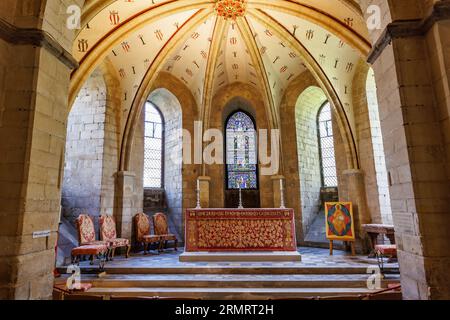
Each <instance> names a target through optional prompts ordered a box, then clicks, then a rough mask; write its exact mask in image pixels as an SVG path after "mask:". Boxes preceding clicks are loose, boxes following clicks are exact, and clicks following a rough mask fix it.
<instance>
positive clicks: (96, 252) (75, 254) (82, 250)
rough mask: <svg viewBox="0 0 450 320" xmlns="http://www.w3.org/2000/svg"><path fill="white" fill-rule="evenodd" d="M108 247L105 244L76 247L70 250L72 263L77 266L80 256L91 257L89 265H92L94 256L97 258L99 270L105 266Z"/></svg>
mask: <svg viewBox="0 0 450 320" xmlns="http://www.w3.org/2000/svg"><path fill="white" fill-rule="evenodd" d="M108 251H109V250H108V246H107V245H105V244H93V245H85V246H81V247H76V248H73V249H72V263H73V264H78V263H79V262H80V257H81V256H91V265H92V264H94V256H98V257H99V261H100V265H99V267H100V270H103V268H104V266H105V260H106V258H107V256H108Z"/></svg>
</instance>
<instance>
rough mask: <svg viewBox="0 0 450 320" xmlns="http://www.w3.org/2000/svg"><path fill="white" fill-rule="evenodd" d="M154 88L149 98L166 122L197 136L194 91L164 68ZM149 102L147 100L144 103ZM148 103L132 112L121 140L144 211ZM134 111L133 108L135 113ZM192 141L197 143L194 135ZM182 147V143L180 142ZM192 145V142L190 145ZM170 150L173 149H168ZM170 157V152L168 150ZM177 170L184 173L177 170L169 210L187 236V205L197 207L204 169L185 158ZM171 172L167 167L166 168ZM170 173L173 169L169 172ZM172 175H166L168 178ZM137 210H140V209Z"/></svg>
mask: <svg viewBox="0 0 450 320" xmlns="http://www.w3.org/2000/svg"><path fill="white" fill-rule="evenodd" d="M147 90H148V92H150V94H149V96H148V97H147V100H150V101H151V102H153V103H154V104H155V105H156V106H157V107H158V108H159V109H160V110H161V112H162V113H163V116H164V119H165V124H166V127H167V126H169V127H170V126H173V128H175V127H177V129H178V128H180V129H183V130H186V132H189V133H190V135H191V137H194V125H195V124H194V122H195V121H196V119H197V116H198V108H197V105H196V103H195V99H194V97H193V96H192V94H191V91H190V90H189V89H188V88H187V87H186V86H185V85H184V84H183V83H182V82H181V81H180V80H179V79H177V78H175V77H174V76H172V75H171V74H169V73H166V72H161V73H160V74H159V76H158V78H157V79H156V80H155V81H154V82H153V83H152V84H151V87H150V88H147V89H146V91H147ZM144 104H145V103H144ZM144 104H143V105H141V106H139V110H135V112H136V114H138V115H139V116H138V117H131V116H129V117H128V119H127V120H126V121H127V122H128V123H127V124H126V125H125V126H128V127H129V128H130V130H129V131H125V134H124V135H123V137H122V143H121V156H120V157H121V161H120V165H119V171H120V172H130V173H132V175H133V176H134V177H135V184H134V186H135V196H134V201H135V203H136V205H135V207H136V208H134V209H133V210H134V211H136V210H137V211H142V209H143V206H142V204H143V203H144V199H143V196H144V187H143V181H142V179H141V177H142V176H143V165H144V164H143V161H144V154H143V152H144V149H143V135H144V128H143V125H144V123H143V111H144ZM168 105H172V106H174V107H173V108H171V107H168ZM172 112H175V113H179V114H178V117H177V115H176V114H171V113H172ZM131 113H132V112H130V114H131ZM170 139H171V141H167V142H169V143H171V144H172V145H173V146H174V148H175V146H176V144H177V142H180V140H179V139H180V136H179V134H174V135H173V134H171V135H170ZM191 142H192V144H193V143H194V141H193V139H192V141H191ZM177 147H179V145H177ZM190 147H191V149H192V145H191V146H190ZM184 148H188V146H187V145H186V144H184V145H183V149H181V150H180V149H177V151H176V152H180V151H181V152H183V153H184V151H185V150H184ZM167 151H169V150H167ZM191 153H192V152H191ZM166 157H167V158H168V157H169V155H168V154H166ZM174 165H175V169H174V170H175V171H172V173H173V172H180V174H181V173H182V175H178V174H176V173H175V175H176V177H177V179H178V180H176V181H178V182H181V183H178V184H177V183H174V185H176V188H175V186H174V188H171V193H170V195H169V197H170V202H171V207H169V211H170V212H169V214H170V213H172V217H170V218H171V219H170V221H171V223H172V227H173V228H175V229H174V230H173V231H174V232H175V231H177V232H178V233H179V234H180V238H179V239H182V238H184V232H182V231H183V230H184V214H183V212H184V210H185V209H186V208H192V207H195V203H196V194H195V184H196V179H197V176H198V175H199V173H200V171H199V170H200V167H199V165H196V164H193V163H187V162H183V163H182V164H180V165H178V164H174ZM165 172H167V171H165ZM167 174H168V175H170V174H169V172H167ZM168 179H169V177H168V176H166V180H168ZM137 211H136V212H137Z"/></svg>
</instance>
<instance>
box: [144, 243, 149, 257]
mask: <svg viewBox="0 0 450 320" xmlns="http://www.w3.org/2000/svg"><path fill="white" fill-rule="evenodd" d="M148 246H149V244H148V243H147V242H144V256H146V255H147V249H148Z"/></svg>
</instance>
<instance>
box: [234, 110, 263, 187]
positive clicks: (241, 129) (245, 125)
mask: <svg viewBox="0 0 450 320" xmlns="http://www.w3.org/2000/svg"><path fill="white" fill-rule="evenodd" d="M226 137H227V138H226V161H227V173H228V181H227V183H228V189H239V186H240V187H241V188H242V189H257V188H258V180H257V174H256V171H257V170H256V169H257V167H256V166H257V148H256V142H257V140H256V139H257V138H256V130H255V124H254V123H253V120H252V119H251V118H250V117H249V116H248V115H247V114H246V113H244V112H242V111H238V112H236V113H234V114H233V115H232V116H231V117H230V118H229V119H228V122H227V124H226Z"/></svg>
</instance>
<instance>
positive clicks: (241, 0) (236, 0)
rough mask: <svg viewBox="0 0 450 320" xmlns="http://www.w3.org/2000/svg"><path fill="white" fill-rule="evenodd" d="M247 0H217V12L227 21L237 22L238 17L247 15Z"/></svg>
mask: <svg viewBox="0 0 450 320" xmlns="http://www.w3.org/2000/svg"><path fill="white" fill-rule="evenodd" d="M246 2H247V0H217V1H216V12H217V15H218V16H220V17H223V18H224V19H225V20H228V19H232V20H236V18H237V17H242V16H244V15H245V11H246V7H247V4H246Z"/></svg>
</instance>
